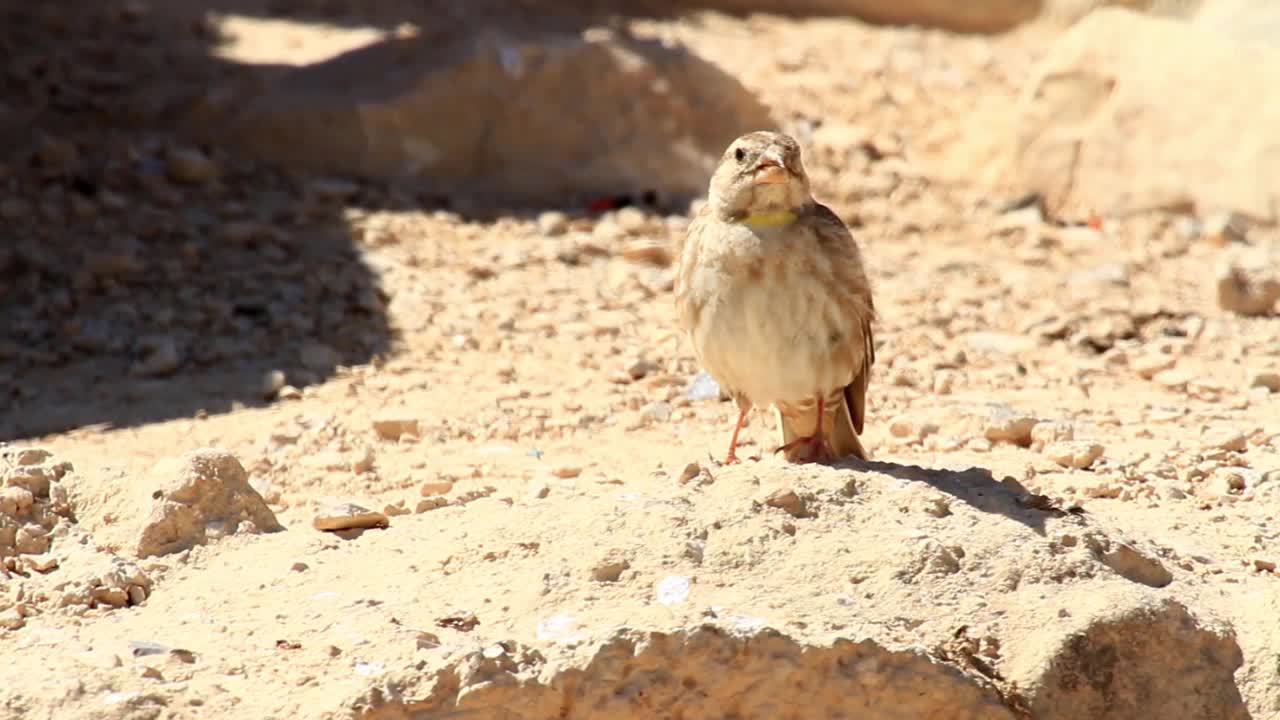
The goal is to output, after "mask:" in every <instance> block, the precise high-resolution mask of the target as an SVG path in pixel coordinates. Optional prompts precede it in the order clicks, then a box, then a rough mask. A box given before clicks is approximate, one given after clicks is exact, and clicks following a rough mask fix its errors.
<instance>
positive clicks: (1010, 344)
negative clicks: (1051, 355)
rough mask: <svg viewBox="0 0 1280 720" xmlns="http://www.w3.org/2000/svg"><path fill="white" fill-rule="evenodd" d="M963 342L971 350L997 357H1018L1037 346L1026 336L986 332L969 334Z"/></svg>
mask: <svg viewBox="0 0 1280 720" xmlns="http://www.w3.org/2000/svg"><path fill="white" fill-rule="evenodd" d="M961 340H962V341H963V342H964V344H965V347H967V348H968V349H969V350H976V351H978V352H987V353H994V354H997V355H1017V354H1019V353H1024V352H1027V351H1028V350H1032V349H1034V348H1035V346H1036V341H1035V340H1033V339H1031V338H1029V337H1027V336H1025V335H1013V334H1010V333H999V332H988V331H985V330H984V331H979V332H971V333H968V334H966V335H965V336H964V337H963V338H961Z"/></svg>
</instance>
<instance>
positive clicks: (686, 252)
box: [675, 205, 714, 332]
mask: <svg viewBox="0 0 1280 720" xmlns="http://www.w3.org/2000/svg"><path fill="white" fill-rule="evenodd" d="M712 224H713V223H712V221H711V212H710V210H709V209H708V206H707V205H703V206H702V208H701V209H699V210H698V212H697V214H696V215H694V217H693V220H692V221H690V223H689V229H688V230H687V231H686V232H685V235H684V237H683V238H681V239H680V241H679V242H678V243H677V244H676V253H675V256H676V258H677V262H678V266H677V268H676V278H675V301H676V314H677V315H678V317H679V319H680V326H681V327H682V328H683V329H684V330H685V331H686V332H692V330H693V328H694V326H696V325H697V323H698V316H699V315H701V313H702V305H703V300H702V299H701V298H697V297H694V296H693V294H692V289H693V288H692V285H693V275H694V273H695V272H696V271H697V269H698V265H699V263H700V262H701V256H702V255H703V253H704V252H705V250H704V248H703V246H704V245H706V244H707V242H709V241H710V238H707V237H706V236H707V233H709V232H714V228H713V227H712Z"/></svg>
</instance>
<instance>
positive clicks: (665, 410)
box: [640, 400, 675, 425]
mask: <svg viewBox="0 0 1280 720" xmlns="http://www.w3.org/2000/svg"><path fill="white" fill-rule="evenodd" d="M673 412H675V409H674V408H672V407H671V403H669V402H666V401H664V400H659V401H657V402H651V403H649V404H648V405H645V406H644V407H643V408H641V410H640V420H641V421H642V422H643V423H644V424H645V425H656V424H659V423H665V422H667V421H668V420H670V419H671V413H673Z"/></svg>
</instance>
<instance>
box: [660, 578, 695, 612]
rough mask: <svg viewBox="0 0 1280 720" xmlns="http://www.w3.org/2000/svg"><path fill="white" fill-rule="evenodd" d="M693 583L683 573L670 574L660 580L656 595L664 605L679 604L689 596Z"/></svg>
mask: <svg viewBox="0 0 1280 720" xmlns="http://www.w3.org/2000/svg"><path fill="white" fill-rule="evenodd" d="M690 586H691V583H690V582H689V578H687V577H684V576H683V575H668V576H666V577H664V578H662V579H661V580H659V581H658V586H657V588H656V592H655V595H656V596H657V600H658V602H660V603H662V604H663V605H678V604H680V603H682V602H684V601H685V600H687V599H688V598H689V589H690Z"/></svg>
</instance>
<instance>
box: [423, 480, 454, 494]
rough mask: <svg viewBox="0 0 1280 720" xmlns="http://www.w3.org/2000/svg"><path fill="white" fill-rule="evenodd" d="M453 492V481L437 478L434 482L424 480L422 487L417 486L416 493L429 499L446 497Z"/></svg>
mask: <svg viewBox="0 0 1280 720" xmlns="http://www.w3.org/2000/svg"><path fill="white" fill-rule="evenodd" d="M451 490H453V479H452V478H447V477H438V478H435V479H434V480H426V481H424V482H423V483H422V485H420V486H418V492H419V493H421V494H422V496H423V497H431V496H433V495H446V494H448V493H449V491H451Z"/></svg>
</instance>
